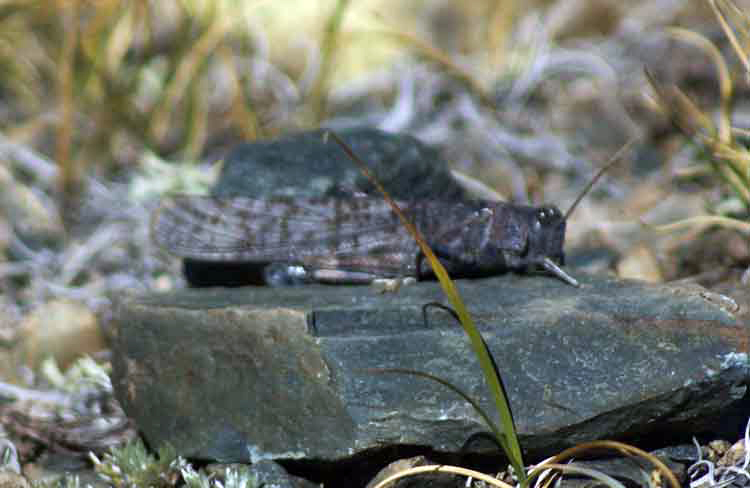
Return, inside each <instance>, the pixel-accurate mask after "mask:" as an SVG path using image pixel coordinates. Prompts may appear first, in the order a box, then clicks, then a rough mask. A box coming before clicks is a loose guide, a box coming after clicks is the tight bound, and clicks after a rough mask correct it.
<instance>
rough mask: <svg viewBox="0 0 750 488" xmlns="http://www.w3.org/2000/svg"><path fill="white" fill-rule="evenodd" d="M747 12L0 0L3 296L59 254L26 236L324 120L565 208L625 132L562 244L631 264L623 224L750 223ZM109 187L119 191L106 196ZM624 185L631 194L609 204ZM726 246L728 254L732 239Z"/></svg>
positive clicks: (607, 0)
mask: <svg viewBox="0 0 750 488" xmlns="http://www.w3.org/2000/svg"><path fill="white" fill-rule="evenodd" d="M745 7H746V5H743V3H742V2H729V1H715V0H705V1H674V0H659V1H655V2H654V1H634V2H628V3H627V4H625V3H623V2H617V1H612V0H591V1H583V0H557V1H551V0H549V1H541V0H539V1H536V2H517V1H514V0H477V1H473V2H463V3H461V2H451V1H447V0H420V1H412V2H400V1H395V0H358V1H354V0H328V1H326V0H320V1H304V0H284V1H275V2H272V1H263V0H258V1H238V0H162V1H155V0H153V1H148V0H129V1H128V0H96V1H94V0H91V1H84V0H58V1H34V0H23V1H19V0H16V1H14V0H4V1H2V2H0V73H2V76H0V159H1V160H2V161H3V163H4V164H3V166H5V168H6V169H5V170H2V172H0V184H1V185H2V186H3V187H4V188H6V189H7V191H6V192H5V193H6V194H5V195H4V196H3V198H2V199H0V204H2V207H3V209H4V210H5V213H6V214H7V215H8V219H7V221H5V222H2V224H3V228H4V229H5V232H4V233H3V232H0V236H5V237H3V238H2V239H0V241H1V242H0V244H2V246H1V248H0V249H1V250H2V251H3V252H4V254H5V256H6V258H7V261H8V263H6V265H5V267H2V269H0V279H3V280H5V281H3V286H4V289H6V290H9V289H10V290H12V291H13V292H14V293H15V292H18V291H19V290H22V289H24V287H25V286H26V284H28V281H26V282H23V280H21V281H22V282H23V283H21V285H19V282H18V280H16V281H14V282H12V283H11V284H10V285H9V284H8V283H9V282H8V281H7V278H9V277H10V278H13V279H15V278H18V277H19V276H24V275H29V274H31V275H33V274H34V273H33V272H31V270H36V271H37V275H38V276H41V277H43V278H44V279H45V280H47V281H49V280H51V279H54V277H55V276H58V275H59V274H60V273H59V272H60V271H61V267H63V266H62V263H63V261H64V260H63V259H62V258H61V257H59V256H58V258H55V259H53V260H52V261H53V262H52V265H50V262H48V261H44V260H41V261H40V259H39V250H40V248H39V247H38V246H36V245H35V244H34V243H35V242H38V241H41V242H44V243H47V244H49V242H53V243H54V242H65V243H68V244H69V243H70V242H75V240H76V239H80V238H83V237H86V238H90V237H91V231H92V229H93V228H97V227H96V225H98V223H101V222H112V221H113V220H116V218H124V217H123V215H122V214H121V213H122V212H121V213H120V214H117V213H116V212H115V211H114V210H115V209H120V210H122V209H123V208H126V207H127V208H128V209H129V210H131V213H130V214H128V215H127V218H128V219H130V222H140V221H146V220H148V217H147V212H138V211H137V210H135V207H132V204H133V198H132V197H133V196H135V197H136V200H138V201H141V200H139V199H142V198H144V197H147V196H149V195H151V196H152V197H153V196H155V195H158V194H160V193H163V192H164V191H166V190H168V189H172V190H175V189H176V190H189V191H195V190H196V189H200V188H205V185H206V184H208V183H207V182H208V181H210V179H211V174H212V173H211V172H210V171H208V170H206V167H207V166H208V165H210V164H211V163H213V162H215V161H219V160H221V158H222V156H223V155H224V154H225V153H226V151H227V149H229V148H230V147H231V146H233V145H234V144H236V143H238V142H240V141H248V140H254V139H257V138H267V137H273V136H276V135H279V134H283V133H287V132H290V131H295V130H302V129H307V128H315V127H319V126H327V127H332V128H336V127H344V126H351V125H370V126H375V127H379V128H381V129H384V130H390V131H402V132H408V133H411V134H413V135H416V136H417V137H419V138H420V139H422V140H423V141H425V142H427V143H429V144H432V145H435V146H437V147H438V148H439V149H440V150H441V152H442V153H443V154H444V155H445V156H446V158H447V159H448V160H449V161H450V162H451V164H452V165H453V166H454V168H456V169H457V170H460V171H463V172H467V173H469V174H471V175H474V176H477V177H479V178H480V179H482V180H483V181H485V182H486V183H488V184H489V185H490V186H491V187H493V188H494V189H496V190H497V191H498V192H499V193H500V194H501V195H502V196H504V197H505V198H508V199H512V200H517V201H530V202H534V203H541V201H542V200H548V201H553V202H555V203H557V204H559V205H560V206H561V207H563V208H564V207H565V206H566V204H567V203H569V202H570V201H572V199H573V198H574V196H575V194H576V193H577V191H578V189H580V187H581V186H582V184H583V182H585V180H586V179H587V178H589V177H590V175H591V174H592V172H593V171H594V170H595V168H596V166H597V165H599V164H601V162H602V161H604V160H606V158H607V157H608V156H609V155H611V154H613V153H614V152H615V151H616V149H617V148H618V147H620V146H621V145H622V144H623V143H624V142H625V141H627V140H630V139H632V138H633V137H639V138H640V140H641V141H642V142H641V143H640V144H639V147H638V148H637V150H636V151H635V155H634V156H633V157H632V160H631V161H630V163H632V164H625V165H623V167H622V169H620V170H618V171H616V172H615V174H614V175H613V176H612V177H611V178H608V179H607V181H606V182H605V183H604V184H603V185H602V189H601V190H600V196H602V195H603V196H605V197H607V198H605V201H606V203H605V204H604V206H603V207H601V206H600V207H597V206H595V205H593V204H592V206H589V208H588V210H586V209H584V210H581V211H579V212H578V213H579V214H583V215H580V216H579V217H578V218H579V220H578V221H573V222H571V225H569V229H571V230H570V232H569V245H571V246H573V247H576V246H578V245H580V244H586V243H588V244H591V243H592V242H594V241H595V243H598V244H602V243H603V244H604V245H605V246H609V247H612V248H614V249H616V252H617V253H619V254H620V255H626V254H627V253H628V252H629V250H630V249H632V246H633V245H637V247H638V249H640V250H639V251H638V253H639V256H641V257H642V256H643V255H644V254H643V249H642V248H643V238H642V237H641V236H638V237H632V236H633V235H634V234H636V233H637V232H636V231H638V230H639V227H638V225H639V220H640V221H643V222H644V223H648V224H649V225H650V224H652V223H667V222H670V221H675V220H680V219H686V218H693V217H696V216H700V217H701V218H703V215H704V214H711V215H713V216H714V217H716V216H722V217H723V216H730V217H738V216H739V219H737V218H735V220H734V221H732V222H731V223H729V224H727V222H728V221H722V220H716V219H714V220H700V219H699V220H698V221H693V222H692V224H697V225H698V227H700V230H703V229H704V228H705V227H706V226H708V225H715V224H717V223H718V224H720V225H728V226H729V227H733V228H734V229H735V230H736V231H739V232H740V233H742V234H744V233H746V232H748V229H747V225H746V223H743V222H742V215H745V216H746V215H747V209H748V206H749V205H748V202H750V190H748V186H750V185H748V181H750V177H749V176H748V174H749V173H750V171H748V169H747V168H748V162H747V160H748V159H749V158H748V157H747V151H746V150H745V148H744V146H743V145H742V141H743V140H744V139H743V138H746V136H747V134H746V130H745V129H744V128H743V124H744V125H745V126H746V125H747V124H745V123H744V121H745V120H746V116H745V113H746V112H745V110H746V109H745V107H744V106H743V104H744V99H743V97H742V95H743V94H745V93H747V59H746V56H744V53H746V52H747V43H748V39H749V38H750V37H749V36H748V30H749V29H748V21H747V16H746V14H745V13H744V10H743V8H745ZM674 27H680V28H681V29H682V30H679V29H677V30H676V29H674ZM670 29H672V30H670ZM691 36H693V37H691ZM743 56H744V58H743ZM178 163H185V164H178ZM202 163H205V164H202ZM711 167H713V169H712V170H710V171H708V172H706V171H705V170H706V168H709V169H710V168H711ZM170 168H174V169H170ZM0 169H2V168H1V167H0ZM191 171H192V173H191ZM191 175H193V176H191ZM676 177H677V178H676ZM196 181H197V182H198V183H196ZM706 181H708V182H709V184H708V185H704V184H703V183H705V182H706ZM717 181H718V182H719V183H718V184H717V183H716V182H717ZM722 181H723V183H721V182H722ZM675 182H678V184H677V185H673V183H675ZM117 184H121V185H124V186H126V187H128V191H127V192H126V193H125V194H121V193H118V191H119V190H120V187H118V186H117ZM191 185H192V186H191ZM685 188H689V189H695V188H701V189H704V190H707V192H708V194H707V193H703V194H701V196H700V198H698V199H692V198H690V197H687V200H686V199H685V198H686V197H685V195H686V194H685V193H679V192H673V191H672V190H675V189H680V190H681V189H685ZM97 191H98V192H99V193H96V192H97ZM92 192H93V196H92ZM712 192H713V193H712ZM104 194H108V195H109V200H106V199H104V200H101V198H103V196H102V195H104ZM631 194H636V195H637V198H635V197H634V198H630V197H628V198H625V197H626V196H628V195H631ZM97 195H98V196H97ZM97 198H99V200H97ZM672 198H676V199H677V200H672ZM592 200H593V201H596V198H595V197H594V198H592ZM618 200H619V201H618ZM123 201H125V202H128V203H127V204H124V203H122V202H123ZM116 202H120V204H118V203H116ZM675 202H679V203H675ZM611 204H616V209H615V208H614V207H612V206H611ZM104 207H108V208H109V211H103V210H102V208H104ZM743 212H744V214H743ZM626 221H628V222H629V223H627V224H626V223H625V222H626ZM81 222H84V223H87V224H88V225H87V226H84V227H83V229H85V231H84V232H83V233H82V234H81V231H80V229H79V231H77V232H76V231H75V225H77V224H80V223H81ZM613 222H619V223H613ZM640 230H642V229H640ZM592 232H595V233H596V236H594V237H592ZM146 234H147V232H146V231H145V227H144V231H143V232H137V233H130V234H129V235H128V236H124V237H127V238H128V239H131V240H132V239H134V238H135V237H134V236H139V237H138V239H141V240H140V241H133V242H132V243H131V244H132V245H133V246H135V247H141V248H144V247H148V243H147V238H146V237H145V236H146ZM60 236H64V237H65V239H67V240H65V239H63V241H60V239H59V237H60ZM693 237H695V234H693V235H692V236H688V237H684V236H683V241H684V242H686V241H689V240H690V239H692V238H693ZM109 239H112V240H114V237H110V238H109ZM102 242H109V241H107V239H104V238H102ZM88 244H91V242H90V241H89V242H88ZM88 244H87V243H86V242H84V243H82V244H81V245H82V246H83V247H84V248H87V245H88ZM99 245H100V246H101V244H99ZM670 245H672V244H670ZM65 246H66V244H62V245H61V246H58V247H57V248H55V247H54V246H52V249H56V251H57V252H61V251H62V250H64V249H67V248H66V247H65ZM647 247H649V246H647ZM739 247H740V248H741V247H742V246H739ZM19 248H20V249H21V250H20V251H19V250H18V249H19ZM665 249H666V251H665ZM100 250H101V248H99V249H95V250H94V251H90V252H89V254H88V256H89V257H92V258H93V257H94V256H100V254H99V251H100ZM672 250H674V247H669V246H667V247H666V248H656V247H654V246H650V249H648V250H647V252H646V255H648V254H650V255H651V258H648V259H651V262H650V264H648V265H643V266H641V268H643V269H647V268H652V269H658V270H659V273H656V274H655V275H654V274H652V275H651V276H648V275H644V274H643V273H641V274H638V272H636V273H635V276H637V277H642V278H644V279H649V280H652V281H662V280H664V279H673V278H675V277H678V276H681V272H680V271H679V270H680V269H683V268H684V266H683V264H684V263H680V262H675V261H674V260H672V261H671V262H668V261H669V260H668V259H665V258H664V256H665V255H666V254H667V253H669V252H671V251H672ZM24 253H25V254H24ZM84 254H85V253H84ZM127 254H128V257H129V258H131V259H133V260H134V261H137V262H142V261H143V260H144V258H143V254H142V253H138V252H134V251H133V250H132V249H130V250H129V251H128V252H127ZM736 254H738V256H739V257H738V259H739V261H740V262H743V261H742V260H743V259H745V257H744V256H745V254H746V251H745V250H743V249H739V250H736ZM19 255H20V256H21V258H20V261H21V262H22V264H19V257H18V256H19ZM24 256H25V257H24ZM113 259H114V258H113ZM146 259H147V258H146ZM638 259H640V258H638ZM39 263H42V264H39ZM654 263H656V264H654ZM78 264H79V265H78V268H77V269H74V270H69V271H68V272H67V273H63V275H64V276H65V277H66V280H67V281H66V282H65V283H63V284H61V286H69V285H71V284H73V283H76V284H77V285H78V284H80V283H82V282H86V281H87V280H88V279H89V278H88V277H86V276H84V275H88V274H90V272H89V271H90V270H91V269H94V268H96V266H92V264H94V261H93V260H90V261H86V260H85V259H81V260H79V261H78ZM110 264H111V263H110ZM113 266H114V265H113ZM45 267H46V268H45ZM111 267H112V266H110V268H111ZM69 268H70V266H69ZM43 269H47V271H43ZM49 270H53V271H49ZM702 271H703V270H702V269H701V267H700V266H697V267H691V268H690V271H689V272H688V273H682V274H683V275H684V274H689V273H698V274H699V273H701V272H702ZM102 273H104V271H102ZM623 273H624V274H623ZM623 273H621V275H627V276H629V275H630V274H628V273H630V272H628V273H625V272H623ZM43 281H44V280H43ZM142 281H143V280H140V282H142ZM146 281H149V280H148V279H146ZM42 288H44V289H46V290H47V292H45V293H42V294H41V295H40V294H39V293H36V294H32V295H34V296H35V297H37V299H40V300H41V301H44V298H43V297H44V296H49V286H46V287H45V286H42ZM101 289H102V288H98V290H101ZM104 289H109V288H108V287H106V286H105V287H104ZM15 296H16V298H18V295H17V294H16V295H15ZM21 301H22V302H24V301H26V302H28V297H27V298H26V299H25V300H21ZM31 301H35V300H31Z"/></svg>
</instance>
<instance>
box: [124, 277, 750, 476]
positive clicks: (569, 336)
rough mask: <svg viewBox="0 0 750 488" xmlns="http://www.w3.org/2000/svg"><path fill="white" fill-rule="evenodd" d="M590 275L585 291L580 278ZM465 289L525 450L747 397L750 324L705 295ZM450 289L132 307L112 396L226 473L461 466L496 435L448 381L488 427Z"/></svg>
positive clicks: (621, 284) (635, 427)
mask: <svg viewBox="0 0 750 488" xmlns="http://www.w3.org/2000/svg"><path fill="white" fill-rule="evenodd" d="M578 276H580V275H578ZM580 278H581V281H582V287H581V288H573V287H571V286H568V285H566V284H564V283H561V282H559V281H558V280H555V279H552V278H549V277H546V276H516V275H506V276H501V277H496V278H488V279H483V280H459V281H458V282H457V284H458V287H459V290H460V292H461V295H462V296H463V297H464V300H465V301H466V303H467V306H468V308H469V310H470V311H471V313H473V314H474V317H475V319H476V321H477V323H478V326H479V328H480V330H481V332H482V334H483V336H484V338H485V340H486V342H487V344H488V346H489V348H490V349H491V351H492V352H493V354H494V355H495V358H496V361H497V364H498V366H499V368H500V371H501V373H502V375H503V379H504V383H505V386H506V389H507V392H508V394H509V396H510V400H511V405H512V407H513V410H514V415H515V419H516V423H517V426H518V430H519V432H520V433H521V442H522V446H523V447H524V449H525V450H526V451H527V453H530V454H532V455H533V454H534V453H536V454H539V453H543V452H548V451H550V450H556V449H560V448H562V447H566V446H570V445H573V444H577V443H579V442H583V441H586V440H592V439H601V438H618V437H620V438H621V437H632V436H637V435H645V434H648V433H649V432H653V431H655V430H664V429H670V428H674V429H679V430H680V431H681V432H684V431H685V429H688V430H689V429H692V428H698V427H699V425H698V422H699V421H700V419H701V418H702V417H703V416H705V415H707V414H709V413H710V414H715V413H716V412H720V411H722V409H724V408H727V407H728V406H730V405H732V404H733V403H734V402H736V401H737V400H738V399H740V398H741V397H742V396H743V395H744V393H745V386H744V385H745V383H746V382H747V379H748V371H749V370H750V366H749V364H750V363H749V361H748V337H749V335H748V328H747V324H744V323H743V322H742V321H740V320H739V319H737V317H735V315H734V314H733V312H732V311H731V310H727V309H725V308H722V307H720V306H718V305H717V304H716V301H715V300H708V299H706V297H705V296H704V295H705V294H704V293H703V292H701V289H700V288H683V287H679V286H667V285H661V286H654V285H647V284H643V283H638V282H629V281H619V280H616V279H612V278H603V277H593V276H580ZM434 301H438V302H442V301H443V294H442V291H441V290H440V288H439V285H438V284H437V283H433V282H422V283H418V284H417V285H414V286H411V287H406V288H402V289H401V290H400V291H399V292H398V293H397V294H386V295H381V294H375V293H374V292H373V291H372V290H371V289H370V288H368V287H333V286H323V285H311V286H302V287H295V288H287V289H269V288H263V287H245V288H234V289H218V288H217V289H203V290H182V291H177V292H172V293H167V294H162V295H150V296H144V297H131V298H126V299H124V300H123V301H122V303H121V304H120V306H119V311H118V313H117V314H116V324H117V335H116V339H115V343H114V345H113V352H114V358H113V366H114V371H113V384H114V387H115V391H116V394H117V397H118V400H119V401H120V402H121V404H122V406H123V408H124V409H125V411H126V413H127V414H128V415H129V416H130V417H132V418H133V419H134V420H135V422H136V425H137V426H138V428H139V430H140V431H141V432H142V433H143V434H144V435H145V437H146V438H147V440H148V441H149V443H150V444H151V445H152V446H158V445H160V444H162V443H165V442H169V443H171V444H172V445H173V446H175V447H176V448H177V450H178V452H179V453H180V454H181V455H183V456H187V457H191V458H201V459H210V460H217V461H219V462H257V461H258V460H262V459H317V460H330V461H336V460H340V459H344V458H348V457H350V456H352V455H354V454H357V453H360V452H362V451H364V450H369V449H381V448H388V447H389V446H428V447H430V448H432V449H434V450H437V451H441V452H456V451H458V450H459V449H461V447H462V445H463V444H464V443H465V442H466V441H467V439H469V437H470V436H472V435H473V434H475V433H477V432H484V431H487V429H486V428H485V426H484V425H482V424H481V422H480V419H479V417H478V416H477V414H476V413H475V412H474V411H473V410H472V409H471V408H470V407H469V406H468V405H467V404H466V403H465V402H463V401H462V400H461V399H459V398H457V396H456V395H455V394H454V393H452V392H451V391H449V390H447V389H445V388H444V387H442V386H440V385H437V384H435V383H432V382H430V381H427V380H425V379H422V378H418V377H413V376H408V375H399V374H373V373H372V372H371V371H368V369H370V368H387V367H390V368H409V369H414V370H419V371H426V372H429V373H433V374H436V375H439V376H441V377H443V378H445V379H447V380H449V381H451V382H453V383H454V384H455V385H457V386H459V387H461V388H462V389H464V390H465V391H466V392H468V393H469V394H470V395H472V396H473V397H474V398H478V399H480V403H481V404H482V405H483V406H484V407H485V408H486V409H488V410H489V411H492V410H491V405H490V403H489V400H488V397H487V394H486V391H487V390H486V387H485V384H484V380H483V377H482V375H481V372H480V370H479V367H478V365H477V362H476V359H475V358H474V355H473V354H472V352H471V349H470V345H469V342H468V340H467V338H466V337H465V335H464V333H463V330H462V328H461V327H460V326H459V325H457V324H456V323H455V322H454V321H453V319H451V318H450V317H449V315H448V314H447V313H445V312H444V311H441V310H437V309H430V310H428V313H427V316H428V320H427V322H424V321H423V318H422V307H423V305H424V304H426V303H429V302H434Z"/></svg>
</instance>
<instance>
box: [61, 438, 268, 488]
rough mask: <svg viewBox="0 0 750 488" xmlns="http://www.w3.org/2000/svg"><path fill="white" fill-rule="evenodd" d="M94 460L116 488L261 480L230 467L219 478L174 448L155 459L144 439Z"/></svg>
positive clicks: (250, 485) (212, 487)
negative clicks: (192, 463)
mask: <svg viewBox="0 0 750 488" xmlns="http://www.w3.org/2000/svg"><path fill="white" fill-rule="evenodd" d="M91 458H92V460H93V462H94V469H95V470H96V472H97V473H98V474H99V476H100V477H101V478H103V479H104V480H105V481H106V482H107V483H110V484H111V485H112V486H114V487H115V488H143V487H149V488H170V487H173V486H178V485H182V483H183V482H184V484H185V485H187V486H188V488H254V487H255V486H257V480H256V478H255V476H254V475H253V474H252V473H251V472H250V469H249V468H248V467H247V466H238V467H237V466H233V467H230V468H226V469H225V470H224V474H223V476H219V477H216V476H215V475H213V474H206V473H205V472H204V471H203V470H196V469H195V468H193V466H191V465H190V463H188V462H187V461H186V460H185V459H184V458H182V457H180V456H178V455H177V453H176V452H175V450H174V448H173V447H171V446H164V447H161V448H159V450H158V451H157V453H156V455H155V456H154V455H153V454H151V453H149V452H148V450H147V449H146V447H145V446H144V445H143V442H141V441H140V440H137V441H134V442H131V443H128V444H127V445H125V446H124V447H122V448H113V449H111V451H110V452H109V453H108V454H105V455H104V456H103V458H102V459H101V460H99V459H98V458H97V457H96V456H95V455H93V454H91ZM220 478H223V479H220ZM76 483H77V481H76ZM58 486H59V487H60V488H62V487H63V486H73V485H54V487H55V488H58ZM75 486H76V487H77V485H75ZM50 488H52V487H50Z"/></svg>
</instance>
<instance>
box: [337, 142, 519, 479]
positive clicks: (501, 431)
mask: <svg viewBox="0 0 750 488" xmlns="http://www.w3.org/2000/svg"><path fill="white" fill-rule="evenodd" d="M328 134H329V135H330V136H331V138H333V139H334V140H335V141H336V143H338V144H339V146H341V148H342V149H343V150H344V152H345V153H346V154H347V155H348V156H349V157H350V158H351V160H352V161H353V162H354V163H355V164H356V165H357V166H358V167H359V169H360V171H362V173H363V174H364V175H365V176H366V177H367V178H368V179H369V180H370V181H371V182H372V184H373V185H374V186H375V188H377V190H378V191H379V192H380V193H381V194H382V195H383V197H384V198H385V200H386V201H387V202H388V203H389V204H390V206H391V208H392V209H393V211H394V212H395V213H396V215H398V217H399V220H401V224H402V225H403V226H404V227H405V228H406V229H407V230H408V231H409V233H410V234H411V235H412V237H413V238H414V240H415V241H417V244H419V247H420V249H421V250H422V253H424V256H425V258H426V259H427V260H428V261H429V263H430V266H431V267H432V270H433V272H434V273H435V276H436V277H437V279H438V281H439V282H440V286H441V287H442V289H443V293H445V295H446V296H447V297H448V301H449V302H450V304H451V306H452V307H453V309H454V310H455V312H456V315H457V317H458V319H459V321H460V323H461V326H462V327H463V329H464V331H465V332H466V335H467V336H468V337H469V341H470V342H471V347H472V349H473V350H474V354H475V355H476V357H477V360H478V361H479V365H480V367H481V368H482V373H483V374H484V379H485V381H486V382H487V386H488V387H489V390H490V396H491V397H492V399H493V400H494V403H495V409H496V411H497V413H498V415H499V417H500V423H499V424H497V423H495V422H491V421H489V417H488V416H487V415H486V414H485V413H484V412H483V411H482V409H481V408H478V404H476V403H474V402H470V403H471V404H472V405H473V406H474V407H475V408H477V410H478V411H479V414H480V415H482V417H483V418H484V419H485V420H486V421H487V422H488V423H489V425H488V427H489V428H490V429H491V430H492V433H493V434H494V436H495V439H497V442H498V443H499V444H500V445H501V446H502V448H503V451H504V452H505V454H506V456H508V459H509V460H510V463H511V466H513V470H514V472H515V475H516V476H517V477H518V479H519V480H520V481H521V485H522V486H526V484H527V482H526V470H525V468H524V463H523V454H522V453H521V445H520V444H519V442H518V434H517V433H516V426H515V423H514V421H513V413H512V412H511V409H510V402H508V398H507V396H506V394H505V387H504V386H503V381H502V378H501V377H500V372H499V371H498V369H497V367H496V363H495V360H494V358H493V357H492V354H491V353H490V350H489V348H487V344H486V343H485V342H484V339H483V338H482V335H481V334H480V332H479V329H478V328H477V326H476V325H475V324H474V319H473V318H472V317H471V315H470V314H469V311H468V310H467V308H466V305H465V304H464V302H463V300H462V299H461V295H460V294H459V293H458V289H457V288H456V285H455V284H454V283H453V280H451V278H450V276H449V275H448V271H446V269H445V267H443V265H442V263H441V262H440V260H439V259H438V258H437V256H436V255H435V253H434V252H433V251H432V249H431V248H430V246H429V245H428V244H427V241H426V240H425V239H424V237H423V236H422V234H421V233H420V232H419V230H417V228H416V227H415V226H414V224H412V223H411V222H410V221H409V219H408V218H407V217H406V215H404V214H403V212H401V209H400V208H399V207H398V204H396V202H395V201H394V200H393V199H392V198H391V197H390V195H389V194H388V192H387V191H386V190H385V188H383V185H381V184H380V182H379V181H378V180H377V178H375V176H374V175H373V174H372V173H371V172H370V170H369V169H368V168H367V165H366V164H365V163H364V162H363V161H362V160H361V159H360V158H359V157H358V156H357V155H356V154H355V153H354V152H353V151H352V149H351V148H350V147H349V146H347V145H346V143H344V141H342V140H341V139H340V138H339V137H338V136H337V135H336V134H335V133H333V132H329V133H328ZM433 379H435V378H434V377H433ZM440 382H441V383H443V384H444V385H446V386H449V387H450V388H451V389H453V390H454V391H455V392H457V393H458V394H459V395H461V396H463V397H464V398H466V399H468V396H467V395H466V394H464V393H462V391H461V390H460V389H459V388H457V387H455V386H453V385H451V384H450V383H448V382H444V381H440Z"/></svg>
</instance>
